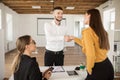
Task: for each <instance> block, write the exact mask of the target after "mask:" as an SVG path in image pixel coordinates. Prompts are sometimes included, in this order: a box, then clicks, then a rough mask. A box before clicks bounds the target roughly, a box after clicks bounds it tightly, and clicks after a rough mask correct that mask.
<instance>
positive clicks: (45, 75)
mask: <svg viewBox="0 0 120 80" xmlns="http://www.w3.org/2000/svg"><path fill="white" fill-rule="evenodd" d="M51 75H52V72H51V71H47V72H45V73H44V76H43V77H44V78H46V79H49V78H50V76H51Z"/></svg>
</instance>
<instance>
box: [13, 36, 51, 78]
mask: <svg viewBox="0 0 120 80" xmlns="http://www.w3.org/2000/svg"><path fill="white" fill-rule="evenodd" d="M16 47H17V50H18V52H19V53H18V55H17V56H16V57H15V59H14V62H13V68H12V69H13V73H14V80H48V79H49V77H50V76H51V71H47V72H45V73H43V74H44V75H43V76H42V72H40V69H39V65H38V63H37V61H36V58H35V57H31V56H30V55H31V53H32V52H33V51H35V50H36V44H35V41H34V40H33V39H32V38H31V36H29V35H24V36H21V37H19V38H18V39H17V42H16Z"/></svg>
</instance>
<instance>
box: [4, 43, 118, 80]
mask: <svg viewBox="0 0 120 80" xmlns="http://www.w3.org/2000/svg"><path fill="white" fill-rule="evenodd" d="M37 52H38V53H33V54H32V56H33V57H36V58H37V61H38V63H39V66H44V53H45V48H44V47H38V48H37ZM16 54H17V50H13V51H11V52H8V53H6V54H5V77H6V78H9V77H10V76H11V74H12V71H11V64H12V62H13V59H14V57H15V55H16ZM64 54H65V58H64V65H79V64H80V63H85V56H84V54H83V53H82V52H81V48H80V47H79V46H78V45H76V46H75V47H67V48H66V49H65V51H64ZM116 75H117V76H120V73H116ZM4 80H7V79H4ZM115 80H120V78H117V79H115Z"/></svg>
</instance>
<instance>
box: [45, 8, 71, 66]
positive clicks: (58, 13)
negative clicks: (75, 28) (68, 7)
mask: <svg viewBox="0 0 120 80" xmlns="http://www.w3.org/2000/svg"><path fill="white" fill-rule="evenodd" d="M53 16H54V20H53V21H52V22H51V23H45V26H44V30H45V37H46V52H45V58H44V62H45V66H53V65H54V66H62V65H63V64H64V54H63V53H64V52H63V49H64V42H65V41H67V42H69V36H67V27H65V26H64V25H62V24H61V21H62V19H63V9H62V8H61V7H55V8H54V9H53Z"/></svg>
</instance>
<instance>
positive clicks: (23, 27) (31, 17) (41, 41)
mask: <svg viewBox="0 0 120 80" xmlns="http://www.w3.org/2000/svg"><path fill="white" fill-rule="evenodd" d="M19 16H20V17H19V24H20V28H19V29H20V31H21V32H20V35H25V34H29V35H31V36H32V37H33V38H34V39H35V41H36V42H37V46H45V41H46V40H45V36H40V35H37V18H53V15H52V14H46V15H44V14H20V15H19ZM64 18H66V26H67V27H68V33H69V34H70V35H74V27H75V21H81V20H83V16H81V15H64ZM43 27H44V26H43ZM66 45H67V46H73V45H74V43H73V42H70V43H66Z"/></svg>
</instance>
